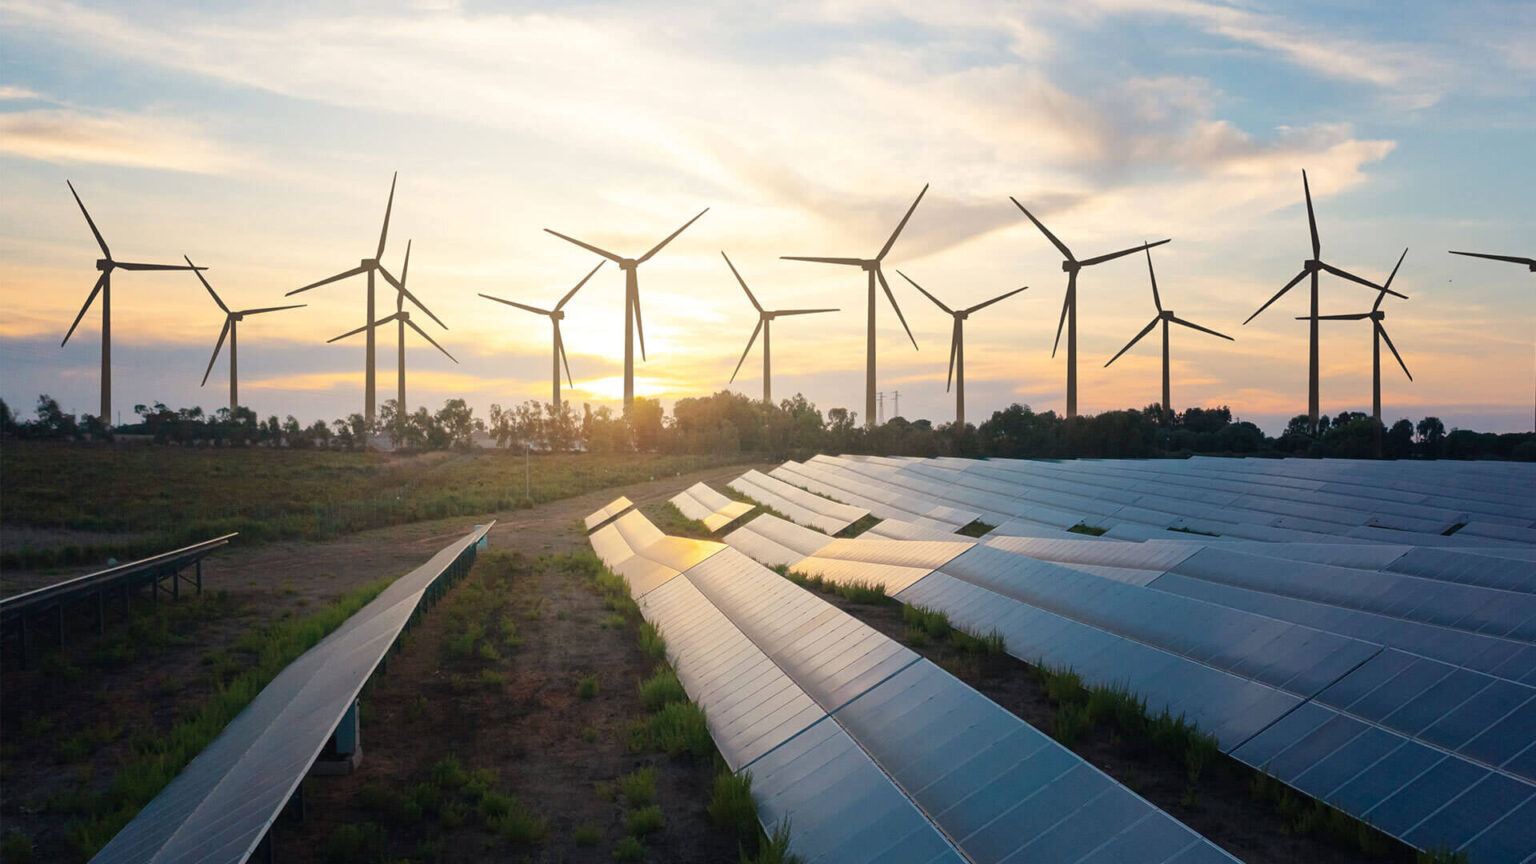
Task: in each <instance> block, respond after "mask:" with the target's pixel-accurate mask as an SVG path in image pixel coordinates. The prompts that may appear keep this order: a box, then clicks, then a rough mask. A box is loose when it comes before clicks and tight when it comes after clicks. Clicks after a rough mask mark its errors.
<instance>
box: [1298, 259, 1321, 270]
mask: <svg viewBox="0 0 1536 864" xmlns="http://www.w3.org/2000/svg"><path fill="white" fill-rule="evenodd" d="M1322 267H1323V262H1321V261H1319V260H1318V259H1316V258H1308V259H1307V260H1305V261H1303V262H1301V269H1303V270H1305V271H1307V272H1308V273H1316V272H1317V271H1318V270H1321V269H1322Z"/></svg>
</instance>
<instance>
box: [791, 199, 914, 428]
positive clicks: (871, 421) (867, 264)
mask: <svg viewBox="0 0 1536 864" xmlns="http://www.w3.org/2000/svg"><path fill="white" fill-rule="evenodd" d="M926 194H928V184H926V183H924V184H923V191H921V192H919V193H917V200H915V201H913V202H912V206H911V207H908V208H907V215H905V216H903V217H901V221H900V222H898V223H897V224H896V230H895V231H892V232H891V237H890V239H889V240H886V241H885V245H884V246H882V247H881V248H880V252H879V253H878V254H876V255H875V257H873V258H812V257H808V256H804V255H783V256H781V257H782V258H783V259H784V260H786V261H813V262H816V263H818V264H847V265H852V266H854V267H862V268H864V272H865V273H866V274H868V276H869V323H868V325H867V326H866V328H865V340H864V425H865V426H868V427H873V426H874V425H875V282H876V281H877V280H878V281H879V283H880V287H881V288H883V289H885V299H887V300H889V301H890V302H891V308H892V309H894V310H896V318H897V319H898V320H900V321H901V329H903V330H905V331H907V338H908V339H911V340H912V348H913V349H914V350H916V348H917V339H916V337H914V336H913V335H912V328H911V327H908V326H907V319H906V317H905V316H903V315H902V314H901V307H900V306H898V305H897V304H896V295H895V294H892V293H891V286H890V283H888V282H886V281H885V274H884V273H882V272H881V271H880V262H881V261H882V260H884V259H885V256H886V255H887V254H888V253H889V252H890V251H891V247H892V246H895V245H896V238H897V237H899V236H901V229H903V228H905V227H907V220H908V219H911V218H912V211H914V210H916V209H917V205H918V204H919V203H921V202H922V200H923V196H924V195H926Z"/></svg>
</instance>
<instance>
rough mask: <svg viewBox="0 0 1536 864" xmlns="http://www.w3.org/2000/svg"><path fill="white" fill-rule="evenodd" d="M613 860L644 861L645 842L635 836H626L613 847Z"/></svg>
mask: <svg viewBox="0 0 1536 864" xmlns="http://www.w3.org/2000/svg"><path fill="white" fill-rule="evenodd" d="M613 860H615V861H644V860H645V841H643V840H641V839H640V838H639V837H636V836H635V835H633V834H626V835H624V839H622V840H620V841H619V842H618V845H616V846H614V847H613Z"/></svg>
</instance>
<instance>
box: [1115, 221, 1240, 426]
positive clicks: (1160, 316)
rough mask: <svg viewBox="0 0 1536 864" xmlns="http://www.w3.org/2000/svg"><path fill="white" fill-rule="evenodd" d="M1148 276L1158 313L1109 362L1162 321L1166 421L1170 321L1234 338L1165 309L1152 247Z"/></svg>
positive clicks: (1167, 413)
mask: <svg viewBox="0 0 1536 864" xmlns="http://www.w3.org/2000/svg"><path fill="white" fill-rule="evenodd" d="M1147 276H1148V277H1150V278H1151V280H1152V305H1154V306H1156V307H1157V314H1156V315H1155V316H1153V318H1152V322H1151V323H1150V324H1148V325H1147V326H1146V327H1144V328H1142V331H1141V332H1140V333H1137V334H1136V336H1135V338H1133V339H1132V340H1131V341H1129V342H1127V343H1125V347H1124V348H1121V349H1120V352H1119V354H1116V355H1115V356H1113V357H1111V358H1109V363H1113V362H1115V361H1116V360H1119V359H1120V354H1124V353H1125V352H1127V351H1129V350H1131V346H1132V345H1135V344H1136V343H1137V342H1140V341H1141V337H1143V336H1145V335H1147V334H1148V333H1151V332H1152V328H1153V327H1156V326H1157V324H1158V322H1159V321H1161V322H1162V325H1163V419H1164V421H1169V420H1172V419H1173V398H1172V396H1171V395H1170V393H1169V386H1168V324H1169V322H1172V323H1174V324H1183V325H1184V326H1185V327H1189V328H1191V329H1194V330H1199V331H1200V332H1202V333H1209V334H1211V335H1212V336H1220V337H1221V338H1223V339H1225V340H1227V341H1228V342H1232V341H1234V340H1233V339H1232V337H1231V336H1228V335H1226V334H1225V333H1217V332H1216V331H1215V330H1211V329H1210V328H1207V327H1201V326H1200V325H1199V324H1192V323H1190V322H1188V321H1185V320H1184V319H1183V318H1179V317H1177V316H1175V315H1174V314H1173V311H1172V310H1170V309H1164V308H1163V300H1162V298H1161V297H1159V296H1158V293H1157V274H1156V273H1155V272H1153V270H1152V250H1151V249H1148V250H1147ZM1109 363H1105V364H1104V368H1106V369H1107V368H1109Z"/></svg>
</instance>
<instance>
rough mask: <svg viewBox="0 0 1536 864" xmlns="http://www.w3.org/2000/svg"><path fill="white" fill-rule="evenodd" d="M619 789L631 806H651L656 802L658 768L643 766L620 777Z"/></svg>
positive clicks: (625, 801) (626, 802)
mask: <svg viewBox="0 0 1536 864" xmlns="http://www.w3.org/2000/svg"><path fill="white" fill-rule="evenodd" d="M619 791H620V792H622V793H623V794H624V803H625V804H626V805H628V806H630V807H649V806H650V805H651V804H654V803H655V802H656V769H655V768H654V767H646V768H641V769H640V770H638V771H634V772H632V773H629V774H625V775H624V776H623V777H620V778H619Z"/></svg>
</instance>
